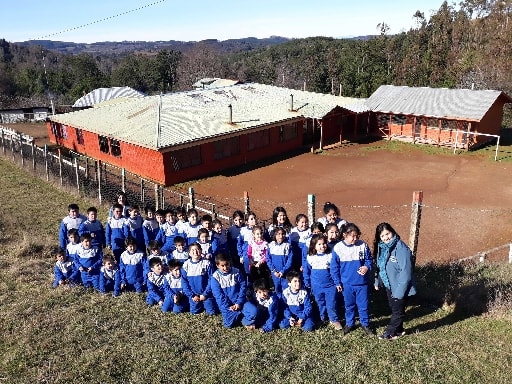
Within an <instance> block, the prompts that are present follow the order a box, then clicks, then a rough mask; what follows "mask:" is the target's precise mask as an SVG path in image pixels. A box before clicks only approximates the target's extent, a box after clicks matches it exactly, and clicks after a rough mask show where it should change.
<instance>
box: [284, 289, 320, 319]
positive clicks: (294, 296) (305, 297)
mask: <svg viewBox="0 0 512 384" xmlns="http://www.w3.org/2000/svg"><path fill="white" fill-rule="evenodd" d="M281 297H282V299H281V300H282V302H283V308H284V317H285V318H286V319H290V318H294V319H296V320H297V319H302V320H306V319H307V318H309V317H311V313H312V311H313V307H312V306H311V299H310V297H309V292H308V291H306V290H305V289H299V290H298V291H297V292H293V291H292V290H291V288H290V287H287V288H285V289H284V290H283V294H282V296H281Z"/></svg>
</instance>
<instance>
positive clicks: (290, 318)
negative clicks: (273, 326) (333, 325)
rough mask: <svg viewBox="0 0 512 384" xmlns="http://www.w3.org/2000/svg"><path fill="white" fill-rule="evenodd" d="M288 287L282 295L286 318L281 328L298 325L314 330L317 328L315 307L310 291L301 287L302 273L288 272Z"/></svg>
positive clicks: (304, 328)
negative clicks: (314, 314) (314, 319)
mask: <svg viewBox="0 0 512 384" xmlns="http://www.w3.org/2000/svg"><path fill="white" fill-rule="evenodd" d="M286 280H287V281H288V287H286V288H285V289H284V291H283V294H282V296H281V299H282V303H283V308H284V318H283V320H281V322H280V323H279V327H280V328H281V329H286V328H290V327H298V328H301V329H302V330H303V331H305V332H308V331H312V330H313V329H314V328H315V322H314V321H313V316H312V315H313V307H312V306H311V299H310V298H309V292H308V291H306V290H305V289H302V287H301V281H300V273H299V272H297V271H293V270H292V271H290V272H288V273H287V274H286Z"/></svg>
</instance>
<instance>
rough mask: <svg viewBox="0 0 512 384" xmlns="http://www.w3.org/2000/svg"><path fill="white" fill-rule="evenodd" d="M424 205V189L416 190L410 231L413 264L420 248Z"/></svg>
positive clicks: (413, 197) (413, 196)
mask: <svg viewBox="0 0 512 384" xmlns="http://www.w3.org/2000/svg"><path fill="white" fill-rule="evenodd" d="M422 207H423V191H414V192H413V195H412V212H411V229H410V232H409V247H410V248H411V252H412V260H413V265H415V264H416V251H417V250H418V239H419V235H420V222H421V209H422Z"/></svg>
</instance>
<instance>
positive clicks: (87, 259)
mask: <svg viewBox="0 0 512 384" xmlns="http://www.w3.org/2000/svg"><path fill="white" fill-rule="evenodd" d="M102 257H103V253H102V252H101V250H100V249H98V248H96V247H92V246H91V247H90V248H87V249H86V248H84V247H83V245H81V244H80V246H79V247H76V248H75V254H74V262H75V267H76V268H77V270H79V268H80V267H82V269H83V271H81V272H80V278H81V279H82V284H83V285H84V287H86V288H89V287H93V288H95V289H99V277H100V268H101V261H102ZM89 268H90V269H91V270H90V271H89V270H88V269H89Z"/></svg>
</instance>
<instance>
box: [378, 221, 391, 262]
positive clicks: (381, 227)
mask: <svg viewBox="0 0 512 384" xmlns="http://www.w3.org/2000/svg"><path fill="white" fill-rule="evenodd" d="M384 230H387V231H389V232H391V233H392V234H393V236H396V231H395V229H394V228H393V227H392V226H391V224H388V223H380V224H379V225H377V228H375V239H374V240H373V257H374V258H375V260H377V256H378V254H379V242H380V234H381V233H382V231H384Z"/></svg>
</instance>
